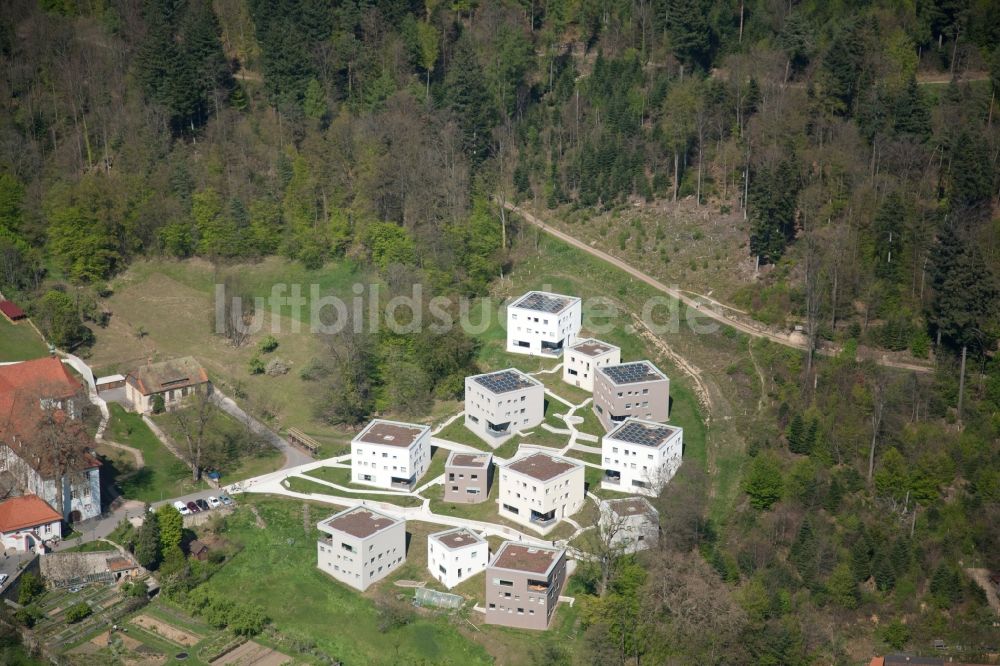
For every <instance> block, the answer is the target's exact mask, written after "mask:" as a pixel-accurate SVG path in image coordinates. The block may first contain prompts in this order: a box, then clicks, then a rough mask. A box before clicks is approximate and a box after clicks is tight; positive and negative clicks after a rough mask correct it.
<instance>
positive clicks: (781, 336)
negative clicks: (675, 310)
mask: <svg viewBox="0 0 1000 666" xmlns="http://www.w3.org/2000/svg"><path fill="white" fill-rule="evenodd" d="M503 207H504V208H506V209H507V210H509V211H510V212H512V213H514V214H516V215H519V216H521V218H523V219H524V220H525V221H527V222H528V223H529V224H532V225H534V226H536V227H538V228H539V229H541V230H542V231H544V232H545V233H547V234H549V235H551V236H554V237H556V238H558V239H559V240H561V241H563V242H564V243H568V244H569V245H572V246H573V247H575V248H577V249H579V250H583V251H584V252H586V253H587V254H590V255H592V256H594V257H597V258H598V259H600V260H601V261H605V262H607V263H609V264H611V265H612V266H614V267H615V268H619V269H621V270H623V271H625V272H626V273H628V274H629V275H631V276H632V277H634V278H635V279H637V280H640V281H642V282H645V283H646V284H647V285H649V286H651V287H653V288H654V289H656V290H657V291H660V292H663V293H664V294H666V295H668V296H670V297H671V298H675V299H677V300H678V301H680V302H681V303H683V304H684V305H686V306H687V307H689V308H693V309H695V310H697V311H698V312H699V313H701V314H702V315H704V316H705V317H708V318H709V319H713V320H715V321H716V322H718V323H720V324H725V325H726V326H730V327H732V328H734V329H736V330H737V331H740V332H741V333H745V334H747V335H750V336H753V337H755V338H763V339H765V340H770V341H771V342H774V343H776V344H779V345H783V346H785V347H791V348H793V349H798V350H799V351H803V352H804V351H807V350H808V347H807V345H806V343H805V342H804V341H800V340H799V339H798V338H793V337H792V336H790V335H788V334H786V333H782V332H779V331H775V330H773V329H769V328H767V327H766V326H765V325H764V324H762V323H760V322H758V321H755V320H748V319H746V318H740V319H737V318H735V317H732V316H728V315H727V314H726V312H735V311H736V310H735V308H730V307H729V306H725V305H723V304H721V303H718V306H721V307H717V306H716V303H717V301H715V300H714V299H710V298H708V297H706V296H703V295H701V294H697V293H696V292H690V291H687V290H685V289H675V288H672V287H668V286H667V285H665V284H663V283H662V282H660V281H659V280H657V279H656V278H654V277H652V276H651V275H648V274H646V273H643V272H642V271H640V270H639V269H637V268H634V267H633V266H631V265H630V264H627V263H626V262H624V261H622V260H621V259H618V258H617V257H614V256H612V255H610V254H608V253H607V252H604V251H603V250H599V249H597V248H595V247H591V246H590V245H588V244H587V243H584V242H583V241H581V240H579V239H577V238H574V237H573V236H570V235H569V234H567V233H565V232H563V231H560V230H559V229H556V228H554V227H552V226H551V225H548V224H546V223H545V221H544V220H542V219H541V218H538V217H536V216H535V215H533V214H532V213H530V212H528V211H526V210H524V209H523V208H521V207H520V206H517V205H515V204H512V203H510V202H506V203H504V204H503ZM686 294H695V295H696V298H691V297H690V296H687V295H686ZM840 351H841V350H840V348H838V347H823V348H820V349H817V350H816V353H817V354H822V355H824V356H834V355H836V354H838V353H839V352H840ZM870 360H871V361H872V362H874V363H876V364H878V365H881V366H885V367H888V368H896V369H899V370H909V371H911V372H932V371H933V370H934V368H933V367H931V366H927V365H918V364H916V363H908V362H906V361H896V360H893V359H889V358H885V357H882V358H871V359H870Z"/></svg>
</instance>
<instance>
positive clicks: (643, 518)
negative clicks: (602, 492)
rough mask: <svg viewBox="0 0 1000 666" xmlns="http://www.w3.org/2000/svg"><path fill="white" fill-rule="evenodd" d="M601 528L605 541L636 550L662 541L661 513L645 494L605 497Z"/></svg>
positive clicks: (622, 547)
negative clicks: (620, 497) (609, 498)
mask: <svg viewBox="0 0 1000 666" xmlns="http://www.w3.org/2000/svg"><path fill="white" fill-rule="evenodd" d="M598 529H600V530H601V535H602V536H604V537H606V538H607V541H606V543H608V544H610V545H612V546H615V547H618V548H621V550H622V552H625V553H634V552H637V551H640V550H644V549H646V548H652V547H653V546H655V545H656V543H657V541H659V538H660V514H659V512H658V511H657V510H656V508H655V507H653V505H652V504H650V502H649V500H648V499H646V498H645V497H625V498H622V499H614V500H602V501H601V516H600V518H599V519H598Z"/></svg>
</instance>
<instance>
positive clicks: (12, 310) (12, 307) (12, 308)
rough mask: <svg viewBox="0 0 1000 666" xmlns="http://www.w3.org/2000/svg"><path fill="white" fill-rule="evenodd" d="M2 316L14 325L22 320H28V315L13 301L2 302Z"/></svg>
mask: <svg viewBox="0 0 1000 666" xmlns="http://www.w3.org/2000/svg"><path fill="white" fill-rule="evenodd" d="M0 314H2V315H3V316H4V318H5V319H6V320H7V321H9V322H10V323H12V324H16V323H17V322H19V321H21V320H22V319H27V318H28V315H27V314H25V312H24V310H22V309H21V308H19V307H18V306H17V304H15V303H13V302H11V301H3V300H0Z"/></svg>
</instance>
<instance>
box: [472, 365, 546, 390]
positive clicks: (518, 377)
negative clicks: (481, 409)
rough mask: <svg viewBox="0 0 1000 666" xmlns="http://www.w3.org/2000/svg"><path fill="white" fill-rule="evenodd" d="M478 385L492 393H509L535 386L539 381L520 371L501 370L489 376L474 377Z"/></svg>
mask: <svg viewBox="0 0 1000 666" xmlns="http://www.w3.org/2000/svg"><path fill="white" fill-rule="evenodd" d="M473 379H475V380H476V382H477V383H479V384H481V385H482V386H485V387H486V390H488V391H490V392H491V393H497V394H499V393H508V392H510V391H516V390H518V389H523V388H528V387H529V386H535V385H536V384H538V382H537V381H535V380H534V379H532V378H531V377H529V376H528V375H526V374H524V373H523V372H521V371H520V370H513V369H511V370H499V371H497V372H491V373H489V374H488V375H477V376H476V377H473Z"/></svg>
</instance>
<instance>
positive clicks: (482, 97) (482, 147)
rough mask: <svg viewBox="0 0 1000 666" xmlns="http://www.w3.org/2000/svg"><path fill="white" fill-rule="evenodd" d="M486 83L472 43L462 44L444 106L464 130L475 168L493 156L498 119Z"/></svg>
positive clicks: (451, 69)
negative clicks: (491, 133) (491, 151)
mask: <svg viewBox="0 0 1000 666" xmlns="http://www.w3.org/2000/svg"><path fill="white" fill-rule="evenodd" d="M485 80H486V79H485V74H484V73H483V69H482V67H480V66H479V62H478V61H477V60H476V53H475V51H474V49H473V46H472V44H471V42H470V41H469V40H467V39H461V40H459V43H458V44H457V45H456V47H455V53H454V55H453V56H452V61H451V65H450V67H449V69H448V75H447V76H446V77H445V80H444V102H445V104H446V105H447V106H448V108H450V109H451V110H452V111H453V112H454V114H455V119H456V120H457V121H458V124H459V126H460V127H461V128H462V134H463V136H464V141H463V144H464V148H465V154H466V155H467V156H468V157H469V160H470V161H471V162H472V163H473V164H475V165H478V164H480V163H482V162H483V160H485V159H486V158H487V157H488V155H489V146H490V131H491V130H492V128H493V125H494V122H495V117H496V116H495V113H494V110H493V105H492V104H491V103H490V97H489V91H487V89H486V86H485V85H484V82H485Z"/></svg>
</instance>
